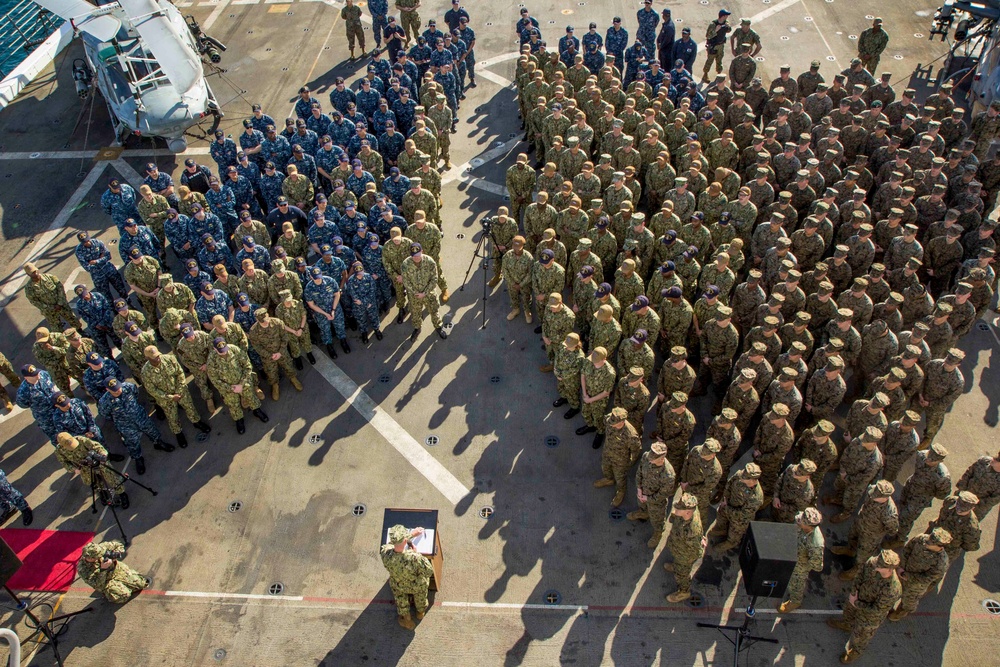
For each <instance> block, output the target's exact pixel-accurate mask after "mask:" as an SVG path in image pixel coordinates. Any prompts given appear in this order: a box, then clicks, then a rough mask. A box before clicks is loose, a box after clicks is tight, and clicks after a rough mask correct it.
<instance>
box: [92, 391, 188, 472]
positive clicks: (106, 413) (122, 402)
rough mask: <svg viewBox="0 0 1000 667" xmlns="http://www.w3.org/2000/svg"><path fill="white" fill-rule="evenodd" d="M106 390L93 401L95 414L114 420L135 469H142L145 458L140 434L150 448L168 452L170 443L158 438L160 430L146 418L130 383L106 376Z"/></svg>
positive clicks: (137, 393)
mask: <svg viewBox="0 0 1000 667" xmlns="http://www.w3.org/2000/svg"><path fill="white" fill-rule="evenodd" d="M104 386H105V388H106V389H107V391H106V392H105V394H104V395H103V396H101V400H100V401H98V403H97V408H98V413H99V414H100V415H101V416H102V417H104V418H105V419H107V420H110V421H111V422H113V423H114V425H115V429H116V430H117V431H118V433H119V434H120V435H121V437H122V442H123V443H124V444H125V448H126V449H128V452H129V456H131V457H132V460H133V461H135V467H136V472H138V473H139V474H140V475H142V474H143V473H145V472H146V460H145V458H143V455H142V443H141V442H140V441H141V439H142V436H143V435H145V436H146V437H147V438H149V439H150V440H152V441H153V449H156V450H158V451H161V452H172V451H174V446H173V445H171V444H170V443H168V442H166V441H164V440H163V438H162V437H160V429H159V428H158V427H157V426H156V423H155V422H154V421H153V420H152V419H151V418H150V417H149V411H148V410H146V407H145V406H144V405H143V404H142V402H141V401H140V400H139V388H138V387H137V386H136V385H134V384H133V383H131V382H128V381H125V382H123V381H121V380H118V379H117V378H113V377H112V378H108V380H107V382H105V385H104Z"/></svg>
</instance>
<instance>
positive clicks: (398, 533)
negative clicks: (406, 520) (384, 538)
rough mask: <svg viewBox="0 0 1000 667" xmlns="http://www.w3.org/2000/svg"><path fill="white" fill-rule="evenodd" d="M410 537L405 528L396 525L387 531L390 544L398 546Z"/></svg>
mask: <svg viewBox="0 0 1000 667" xmlns="http://www.w3.org/2000/svg"><path fill="white" fill-rule="evenodd" d="M409 537H410V531H409V530H408V529H407V528H406V526H402V525H400V524H398V523H397V524H396V525H395V526H393V527H391V528H390V529H389V542H391V543H392V544H399V543H401V542H405V541H406V540H407V539H409Z"/></svg>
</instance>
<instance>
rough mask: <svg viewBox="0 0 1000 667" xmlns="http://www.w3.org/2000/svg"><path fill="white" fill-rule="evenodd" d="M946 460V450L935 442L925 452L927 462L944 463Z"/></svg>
mask: <svg viewBox="0 0 1000 667" xmlns="http://www.w3.org/2000/svg"><path fill="white" fill-rule="evenodd" d="M946 458H948V450H947V449H945V447H944V445H942V444H940V443H937V442H935V443H934V444H933V445H931V446H930V448H929V449H928V450H927V460H928V461H944V460H945V459H946Z"/></svg>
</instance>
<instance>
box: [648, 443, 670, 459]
mask: <svg viewBox="0 0 1000 667" xmlns="http://www.w3.org/2000/svg"><path fill="white" fill-rule="evenodd" d="M649 452H650V454H652V456H651V457H650V458H660V457H663V456H666V455H667V443H665V442H660V441H656V442H654V443H653V444H652V445H650V446H649Z"/></svg>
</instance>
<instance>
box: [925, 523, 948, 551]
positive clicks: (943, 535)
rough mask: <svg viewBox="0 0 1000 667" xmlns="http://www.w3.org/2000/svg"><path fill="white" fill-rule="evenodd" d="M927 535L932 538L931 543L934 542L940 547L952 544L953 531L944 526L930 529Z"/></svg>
mask: <svg viewBox="0 0 1000 667" xmlns="http://www.w3.org/2000/svg"><path fill="white" fill-rule="evenodd" d="M927 535H928V536H929V538H930V542H931V544H934V545H936V546H939V547H945V546H948V545H949V544H951V541H952V536H951V533H949V532H948V531H947V530H945V529H944V528H941V527H940V526H938V527H937V528H934V529H932V530H930V531H928V533H927Z"/></svg>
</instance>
